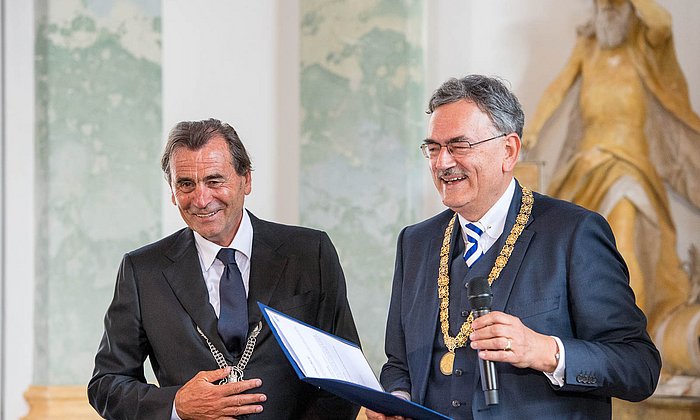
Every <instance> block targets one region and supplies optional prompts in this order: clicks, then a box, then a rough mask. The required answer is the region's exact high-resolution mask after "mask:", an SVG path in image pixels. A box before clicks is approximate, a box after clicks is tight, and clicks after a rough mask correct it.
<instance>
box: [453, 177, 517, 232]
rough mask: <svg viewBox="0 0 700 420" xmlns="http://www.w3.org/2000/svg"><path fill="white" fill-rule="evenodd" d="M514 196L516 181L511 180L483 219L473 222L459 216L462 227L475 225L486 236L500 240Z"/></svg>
mask: <svg viewBox="0 0 700 420" xmlns="http://www.w3.org/2000/svg"><path fill="white" fill-rule="evenodd" d="M514 194H515V179H511V180H510V184H508V188H506V190H505V192H504V193H503V195H501V198H499V199H498V201H496V204H494V205H493V206H492V207H491V208H490V209H489V210H488V211H487V212H486V214H484V216H483V217H482V218H481V219H479V220H477V221H471V220H467V219H465V218H464V217H462V215H460V214H458V217H459V223H460V224H461V225H462V226H464V225H466V224H467V223H474V224H476V225H477V226H479V227H480V228H481V229H482V230H483V231H484V234H486V235H488V236H489V237H490V238H491V239H498V238H499V237H500V236H501V234H502V233H503V228H504V227H505V225H506V217H507V216H508V209H509V208H510V202H511V201H513V195H514ZM462 231H463V232H464V229H462ZM463 235H464V234H463ZM465 240H466V238H465Z"/></svg>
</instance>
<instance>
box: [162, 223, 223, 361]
mask: <svg viewBox="0 0 700 420" xmlns="http://www.w3.org/2000/svg"><path fill="white" fill-rule="evenodd" d="M165 256H166V257H168V258H169V259H170V260H171V261H172V262H173V263H172V265H170V266H169V267H167V268H166V269H164V270H163V275H164V276H165V279H166V280H167V281H168V283H169V284H170V287H171V288H172V290H173V293H175V296H176V297H177V299H178V300H179V301H180V304H181V305H182V307H183V308H184V309H185V311H186V312H187V313H188V314H189V316H190V317H191V318H192V320H193V321H194V323H195V324H196V325H197V326H198V327H199V328H201V329H202V331H203V332H204V334H206V336H207V338H208V339H209V341H211V342H212V344H214V346H216V348H217V349H220V350H221V351H222V353H224V352H225V349H226V346H225V345H224V343H223V342H222V341H221V338H220V337H219V332H218V331H217V322H218V319H217V317H216V313H215V312H214V308H212V306H211V305H210V304H209V293H208V292H207V287H206V285H205V284H204V278H203V277H202V270H201V265H200V263H199V256H198V254H197V248H196V246H195V243H194V234H193V233H192V230H190V229H189V228H187V229H183V230H182V231H181V233H180V235H179V236H178V238H177V239H176V241H175V243H174V244H173V246H172V247H171V248H170V249H169V250H168V251H166V253H165Z"/></svg>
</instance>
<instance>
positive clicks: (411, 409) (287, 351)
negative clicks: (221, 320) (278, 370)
mask: <svg viewBox="0 0 700 420" xmlns="http://www.w3.org/2000/svg"><path fill="white" fill-rule="evenodd" d="M258 306H259V307H260V310H261V311H262V313H263V316H264V317H265V321H267V324H268V325H269V326H270V330H272V334H273V335H274V337H275V339H276V340H277V342H278V343H279V345H280V347H281V348H282V351H283V352H284V355H285V356H287V359H288V360H289V363H291V364H292V367H293V368H294V370H295V371H296V373H297V375H299V379H301V380H302V381H304V382H307V383H309V384H311V385H314V386H317V387H319V388H321V389H323V390H325V391H328V392H330V393H332V394H335V395H337V396H338V397H340V398H343V399H346V400H348V401H351V402H353V403H355V404H358V405H361V406H364V407H367V408H369V409H370V410H373V411H376V412H378V413H384V414H387V415H398V416H404V417H410V418H412V419H414V420H433V419H435V420H438V419H447V420H449V419H450V418H449V417H447V416H444V415H442V414H440V413H438V412H436V411H433V410H431V409H429V408H426V407H423V406H421V405H418V404H416V403H414V402H411V401H406V400H404V399H402V398H399V397H397V396H395V395H392V394H389V393H388V392H384V391H383V390H382V388H381V385H379V381H377V378H376V376H374V373H372V370H371V368H370V367H369V363H367V359H365V358H364V356H363V355H362V351H361V350H360V348H359V347H358V346H357V345H356V344H354V343H351V342H349V341H347V340H344V339H342V338H340V337H336V336H334V335H332V334H329V333H327V332H325V331H322V330H320V329H318V328H315V327H312V326H310V325H307V324H305V323H303V322H301V321H299V320H297V319H294V318H292V317H290V316H287V315H285V314H283V313H281V312H279V311H277V310H275V309H272V308H270V307H269V306H266V305H264V304H262V303H260V302H258ZM343 355H346V356H347V355H350V356H351V357H346V356H343ZM316 357H318V360H316ZM312 359H313V360H312ZM351 359H352V362H353V363H354V364H350V365H347V363H351V362H349V360H351ZM358 363H359V365H358ZM304 367H306V368H307V369H306V370H307V371H308V370H309V369H311V370H313V371H314V372H311V373H313V374H311V373H310V374H309V375H307V374H306V373H304V372H305V371H304ZM327 367H328V369H326V368H327ZM316 368H318V370H316ZM326 372H327V373H326ZM343 373H345V374H347V378H348V380H342V379H339V378H341V377H345V375H344V374H343ZM353 378H358V379H357V381H353V380H352V379H353ZM358 382H363V383H365V385H363V384H361V383H358Z"/></svg>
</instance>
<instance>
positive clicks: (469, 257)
mask: <svg viewBox="0 0 700 420" xmlns="http://www.w3.org/2000/svg"><path fill="white" fill-rule="evenodd" d="M464 227H466V228H467V229H466V230H465V233H466V234H467V252H465V253H464V262H466V263H467V266H468V267H471V266H472V265H474V263H475V262H476V260H478V259H479V258H481V256H482V255H484V253H483V252H482V251H481V247H479V238H481V235H483V233H484V231H483V230H481V229H479V226H477V225H475V224H474V223H467V224H466V225H464Z"/></svg>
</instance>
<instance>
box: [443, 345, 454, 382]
mask: <svg viewBox="0 0 700 420" xmlns="http://www.w3.org/2000/svg"><path fill="white" fill-rule="evenodd" d="M454 366H455V354H454V353H453V352H451V351H448V352H447V353H445V354H444V355H443V356H442V357H441V358H440V372H442V374H443V375H445V376H450V375H452V370H453V369H454Z"/></svg>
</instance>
